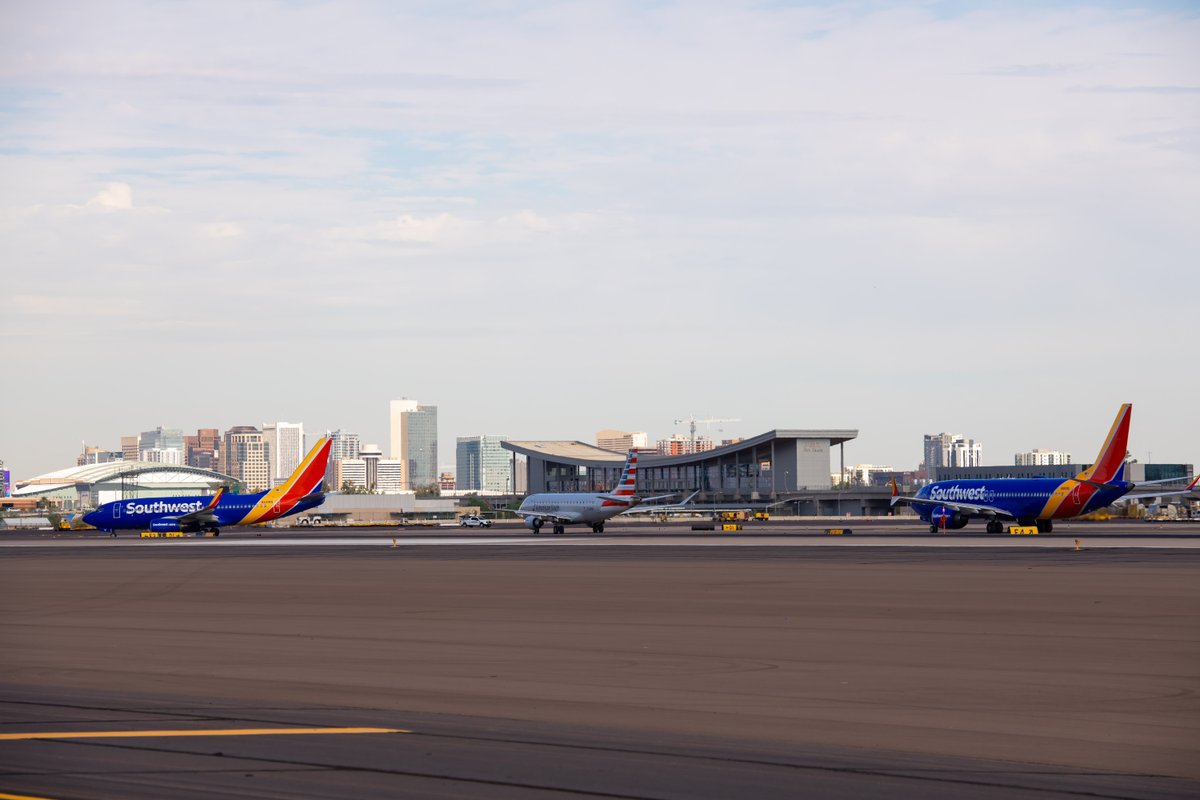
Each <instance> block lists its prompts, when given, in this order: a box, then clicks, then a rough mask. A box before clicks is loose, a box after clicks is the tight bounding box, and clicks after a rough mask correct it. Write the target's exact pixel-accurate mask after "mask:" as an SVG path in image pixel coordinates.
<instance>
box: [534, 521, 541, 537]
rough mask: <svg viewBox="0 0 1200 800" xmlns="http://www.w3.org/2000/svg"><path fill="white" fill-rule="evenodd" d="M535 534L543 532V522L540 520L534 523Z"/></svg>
mask: <svg viewBox="0 0 1200 800" xmlns="http://www.w3.org/2000/svg"><path fill="white" fill-rule="evenodd" d="M533 532H534V534H535V535H536V534H539V533H541V532H542V521H541V520H540V519H535V520H534V521H533Z"/></svg>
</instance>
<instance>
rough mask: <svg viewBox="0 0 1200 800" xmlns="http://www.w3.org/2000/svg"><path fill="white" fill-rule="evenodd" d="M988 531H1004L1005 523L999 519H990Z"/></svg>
mask: <svg viewBox="0 0 1200 800" xmlns="http://www.w3.org/2000/svg"><path fill="white" fill-rule="evenodd" d="M987 532H988V533H1004V523H1003V522H1001V521H1000V520H998V519H993V520H988V524H987Z"/></svg>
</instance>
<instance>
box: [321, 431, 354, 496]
mask: <svg viewBox="0 0 1200 800" xmlns="http://www.w3.org/2000/svg"><path fill="white" fill-rule="evenodd" d="M325 437H326V438H327V439H329V461H328V462H326V464H325V484H326V486H327V487H328V488H329V490H331V491H335V492H338V491H341V488H342V481H341V478H340V477H339V476H338V462H339V461H342V460H344V459H347V458H358V453H359V451H360V450H361V449H362V441H361V440H360V439H359V437H358V434H357V433H351V432H350V431H344V430H342V429H341V428H338V429H337V430H336V431H325Z"/></svg>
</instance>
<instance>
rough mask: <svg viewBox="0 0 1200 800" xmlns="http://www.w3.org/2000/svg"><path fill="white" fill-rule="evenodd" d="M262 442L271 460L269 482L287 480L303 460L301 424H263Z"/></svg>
mask: <svg viewBox="0 0 1200 800" xmlns="http://www.w3.org/2000/svg"><path fill="white" fill-rule="evenodd" d="M263 441H264V442H266V443H267V452H268V453H269V454H270V459H271V481H272V482H273V483H281V482H283V481H285V480H287V479H288V476H290V475H291V474H292V473H293V472H295V470H296V467H298V466H300V462H301V461H302V460H303V459H304V423H303V422H264V423H263Z"/></svg>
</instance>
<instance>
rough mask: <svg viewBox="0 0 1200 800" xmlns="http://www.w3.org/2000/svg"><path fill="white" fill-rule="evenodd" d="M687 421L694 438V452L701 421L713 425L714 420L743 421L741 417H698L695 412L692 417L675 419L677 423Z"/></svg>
mask: <svg viewBox="0 0 1200 800" xmlns="http://www.w3.org/2000/svg"><path fill="white" fill-rule="evenodd" d="M685 422H686V423H687V424H688V431H689V436H690V437H691V440H692V452H693V453H694V452H696V425H697V423H700V424H703V425H706V426H711V425H712V424H713V423H714V422H741V420H740V419H717V418H716V417H709V418H708V419H696V416H695V415H694V414H693V415H692V416H690V417H684V418H683V419H677V420H675V424H676V425H682V424H683V423H685ZM706 430H707V428H706Z"/></svg>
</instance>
